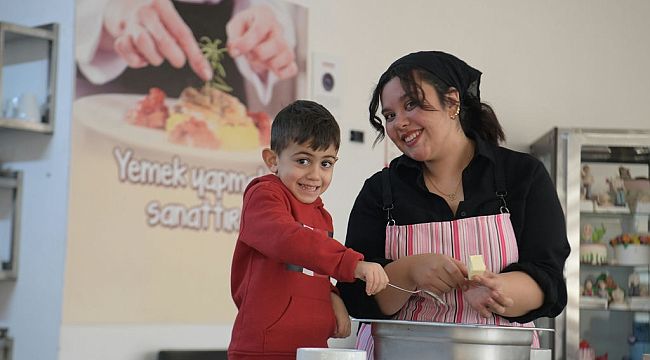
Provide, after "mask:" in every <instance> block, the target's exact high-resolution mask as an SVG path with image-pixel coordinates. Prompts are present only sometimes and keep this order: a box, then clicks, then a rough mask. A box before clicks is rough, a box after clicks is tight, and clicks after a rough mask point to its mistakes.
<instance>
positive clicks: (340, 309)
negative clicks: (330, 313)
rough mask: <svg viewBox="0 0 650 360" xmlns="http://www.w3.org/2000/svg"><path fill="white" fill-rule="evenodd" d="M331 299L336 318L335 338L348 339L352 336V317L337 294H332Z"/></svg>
mask: <svg viewBox="0 0 650 360" xmlns="http://www.w3.org/2000/svg"><path fill="white" fill-rule="evenodd" d="M330 297H331V298H332V308H334V317H336V330H334V334H333V335H332V337H333V338H346V337H348V336H350V333H351V332H352V321H350V315H348V310H347V309H346V308H345V304H344V303H343V300H341V298H340V297H339V296H338V295H336V293H333V292H331V293H330Z"/></svg>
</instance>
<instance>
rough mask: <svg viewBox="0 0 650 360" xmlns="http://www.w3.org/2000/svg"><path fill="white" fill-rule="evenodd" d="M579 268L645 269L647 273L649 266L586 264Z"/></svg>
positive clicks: (581, 264) (649, 269)
mask: <svg viewBox="0 0 650 360" xmlns="http://www.w3.org/2000/svg"><path fill="white" fill-rule="evenodd" d="M580 266H583V267H588V268H594V269H597V268H638V269H640V268H647V270H648V271H650V264H637V265H621V264H600V265H594V264H587V263H580Z"/></svg>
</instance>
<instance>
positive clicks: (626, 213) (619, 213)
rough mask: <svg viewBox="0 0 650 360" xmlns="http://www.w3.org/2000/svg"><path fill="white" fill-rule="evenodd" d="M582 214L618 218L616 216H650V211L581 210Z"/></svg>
mask: <svg viewBox="0 0 650 360" xmlns="http://www.w3.org/2000/svg"><path fill="white" fill-rule="evenodd" d="M580 216H585V217H595V218H608V219H611V218H616V217H628V218H629V217H635V216H650V212H647V211H643V212H635V213H631V212H629V211H628V212H608V211H600V212H595V211H581V212H580Z"/></svg>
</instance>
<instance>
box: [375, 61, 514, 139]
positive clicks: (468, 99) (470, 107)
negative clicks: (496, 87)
mask: <svg viewBox="0 0 650 360" xmlns="http://www.w3.org/2000/svg"><path fill="white" fill-rule="evenodd" d="M395 77H397V78H399V81H400V83H401V84H402V88H403V89H404V92H405V93H406V95H407V96H409V97H411V98H412V99H414V100H416V101H417V102H418V103H419V106H420V107H421V108H422V109H424V110H434V108H433V107H431V104H429V103H428V102H427V101H426V99H425V98H424V90H422V86H421V85H420V83H419V81H418V79H420V80H421V81H424V82H426V83H428V84H430V85H431V86H433V88H434V89H435V90H436V93H437V94H438V98H440V102H441V103H442V104H444V106H445V107H447V106H450V105H455V104H456V103H455V102H454V101H453V100H451V99H450V98H449V97H448V96H447V94H449V92H450V91H451V90H452V89H453V87H451V86H449V85H447V84H445V83H444V82H442V81H441V80H440V79H438V78H437V77H436V76H435V75H434V74H432V73H430V72H429V71H426V70H423V69H420V68H418V67H416V66H412V65H409V64H403V65H398V66H395V67H393V68H391V69H389V70H388V71H386V72H385V73H384V74H383V75H382V76H381V78H379V82H378V83H377V86H376V87H375V89H374V91H373V92H372V99H371V100H370V106H369V107H368V111H369V113H370V125H372V127H374V128H375V130H377V132H378V134H377V138H376V139H375V142H374V145H376V144H377V143H378V142H380V141H381V140H382V139H383V138H384V137H385V136H386V130H385V129H384V125H383V121H382V119H381V118H380V117H379V116H377V110H378V109H379V102H380V98H381V92H382V91H383V90H384V86H385V85H386V83H388V82H389V81H390V80H391V79H393V78H395ZM458 117H459V121H460V125H461V127H462V129H463V132H465V134H466V135H467V133H468V132H470V131H474V132H475V133H476V134H478V136H480V137H481V138H483V139H484V140H485V141H487V142H489V143H491V144H494V145H498V144H499V142H501V141H504V140H505V135H504V133H503V129H502V128H501V124H499V120H498V119H497V116H496V114H495V113H494V110H492V107H491V106H490V105H488V104H486V103H482V102H480V101H479V100H478V99H477V98H476V97H473V96H471V95H470V94H467V96H465V98H464V99H461V103H460V113H459V115H458Z"/></svg>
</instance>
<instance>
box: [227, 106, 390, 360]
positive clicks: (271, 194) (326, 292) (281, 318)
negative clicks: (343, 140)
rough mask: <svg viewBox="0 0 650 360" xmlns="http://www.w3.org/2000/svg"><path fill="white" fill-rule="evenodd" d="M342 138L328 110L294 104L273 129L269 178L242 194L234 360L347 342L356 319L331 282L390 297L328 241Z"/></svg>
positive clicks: (376, 269)
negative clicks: (357, 283) (356, 284)
mask: <svg viewBox="0 0 650 360" xmlns="http://www.w3.org/2000/svg"><path fill="white" fill-rule="evenodd" d="M339 145H340V130H339V126H338V125H337V123H336V121H335V120H334V117H333V116H332V114H330V112H329V111H327V109H325V108H324V107H323V106H321V105H319V104H317V103H315V102H312V101H306V100H298V101H295V102H294V103H292V104H290V105H288V106H287V107H285V108H284V109H282V110H281V111H280V112H279V113H278V115H277V116H276V117H275V119H274V120H273V125H272V127H271V148H270V149H268V148H267V149H264V150H263V151H262V158H263V159H264V162H265V163H266V166H267V167H268V168H269V170H270V171H271V172H272V174H269V175H265V176H262V177H259V178H257V179H254V180H253V181H252V182H251V183H250V184H249V185H248V187H247V188H246V191H245V192H244V204H243V207H242V215H241V226H240V232H239V239H238V240H237V245H236V247H235V252H234V255H233V262H232V272H231V291H232V297H233V300H234V301H235V304H236V305H237V308H238V309H239V313H238V314H237V318H236V319H235V325H234V327H233V331H232V339H231V341H230V346H229V348H228V359H231V360H233V359H262V358H263V359H295V357H296V349H297V348H299V347H327V339H328V338H330V337H333V336H334V337H346V336H348V335H349V334H350V319H349V317H348V313H347V310H346V309H345V306H344V305H343V301H342V300H341V299H340V298H339V297H338V295H337V293H336V288H335V287H333V286H332V284H331V282H330V278H329V277H330V276H332V277H334V278H336V279H337V280H338V281H345V282H351V281H354V279H355V278H358V279H363V280H365V281H366V292H367V293H368V294H369V295H371V294H375V293H377V292H379V291H381V290H383V289H384V288H385V287H386V284H387V283H388V276H387V275H386V273H385V272H384V269H383V268H382V267H381V266H380V265H379V264H376V263H370V262H365V261H362V260H363V256H362V255H361V254H359V253H357V252H356V251H354V250H352V249H348V248H346V247H345V246H343V245H342V244H341V243H339V242H338V241H336V240H334V239H333V238H332V231H333V227H332V218H331V216H330V214H329V213H328V212H327V211H326V210H325V209H324V208H323V202H322V201H321V198H320V195H321V194H322V193H323V192H325V190H327V187H328V186H329V184H330V181H331V180H332V172H333V168H334V164H335V163H336V160H337V157H336V155H337V152H338V149H339Z"/></svg>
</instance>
